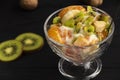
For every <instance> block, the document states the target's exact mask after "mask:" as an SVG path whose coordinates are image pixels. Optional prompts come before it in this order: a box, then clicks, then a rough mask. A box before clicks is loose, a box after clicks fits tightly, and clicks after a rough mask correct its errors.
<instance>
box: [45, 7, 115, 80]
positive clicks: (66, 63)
mask: <svg viewBox="0 0 120 80" xmlns="http://www.w3.org/2000/svg"><path fill="white" fill-rule="evenodd" d="M82 6H84V7H87V6H85V5H82ZM92 8H93V9H94V10H95V11H97V12H99V13H102V14H105V15H108V16H110V15H109V14H108V13H106V12H105V11H103V10H101V9H98V8H96V7H92ZM61 10H62V9H59V10H57V11H55V12H53V13H52V14H51V15H50V16H49V17H48V18H47V19H46V21H45V23H44V33H45V36H46V40H47V42H48V44H49V46H50V48H51V49H52V50H53V52H54V53H56V54H57V55H58V56H59V57H61V59H60V60H59V63H58V68H59V71H60V73H61V74H62V75H64V76H66V77H68V78H70V79H76V80H89V79H90V78H94V77H95V76H97V75H98V74H99V73H100V71H101V69H102V62H101V60H100V59H99V57H100V55H102V54H103V53H104V51H105V49H107V48H108V47H109V45H110V43H111V41H112V36H113V33H114V28H115V25H114V22H113V20H112V18H111V16H110V30H109V34H108V36H107V38H105V39H104V40H103V41H101V42H99V43H97V44H94V45H91V46H88V47H76V46H69V45H64V44H60V43H58V42H56V41H54V40H53V39H51V38H50V37H49V36H48V33H47V31H48V29H49V28H50V25H51V24H52V20H53V18H54V17H55V16H57V15H58V13H59V12H60V11H61Z"/></svg>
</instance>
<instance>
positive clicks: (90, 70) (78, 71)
mask: <svg viewBox="0 0 120 80" xmlns="http://www.w3.org/2000/svg"><path fill="white" fill-rule="evenodd" d="M58 68H59V71H60V73H61V74H62V75H63V76H65V77H67V78H69V79H72V80H89V79H91V78H94V77H95V76H97V75H98V74H99V73H100V71H101V69H102V63H101V60H100V59H94V60H92V61H90V62H88V63H86V64H85V65H78V66H76V65H74V64H73V63H71V62H68V61H66V60H64V59H62V58H61V59H60V60H59V63H58Z"/></svg>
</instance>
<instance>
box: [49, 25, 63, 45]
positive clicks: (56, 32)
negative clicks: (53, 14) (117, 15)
mask: <svg viewBox="0 0 120 80" xmlns="http://www.w3.org/2000/svg"><path fill="white" fill-rule="evenodd" d="M48 36H49V37H50V38H52V39H53V40H55V41H56V42H59V43H61V44H63V43H64V42H63V40H62V37H61V36H60V29H59V27H58V26H57V25H51V27H50V29H49V30H48Z"/></svg>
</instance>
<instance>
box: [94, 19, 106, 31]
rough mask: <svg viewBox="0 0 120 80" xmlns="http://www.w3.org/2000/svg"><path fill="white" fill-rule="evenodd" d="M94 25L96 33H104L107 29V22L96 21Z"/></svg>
mask: <svg viewBox="0 0 120 80" xmlns="http://www.w3.org/2000/svg"><path fill="white" fill-rule="evenodd" d="M94 25H95V28H96V32H102V31H103V30H104V29H105V27H106V22H105V21H95V22H94Z"/></svg>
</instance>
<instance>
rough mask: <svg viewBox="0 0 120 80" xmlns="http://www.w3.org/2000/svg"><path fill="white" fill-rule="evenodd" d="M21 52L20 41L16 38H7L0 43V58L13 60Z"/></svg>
mask: <svg viewBox="0 0 120 80" xmlns="http://www.w3.org/2000/svg"><path fill="white" fill-rule="evenodd" d="M21 54H22V43H21V42H19V41H17V40H8V41H4V42H2V43H1V44H0V60H1V61H13V60H15V59H17V58H18V57H19V56H20V55H21Z"/></svg>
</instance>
